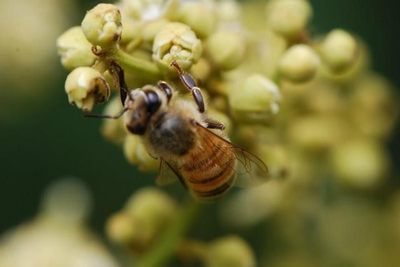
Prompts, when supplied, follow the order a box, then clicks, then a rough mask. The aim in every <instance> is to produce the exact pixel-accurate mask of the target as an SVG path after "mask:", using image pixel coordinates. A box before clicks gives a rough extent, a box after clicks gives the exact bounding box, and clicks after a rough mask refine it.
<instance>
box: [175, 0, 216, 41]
mask: <svg viewBox="0 0 400 267" xmlns="http://www.w3.org/2000/svg"><path fill="white" fill-rule="evenodd" d="M216 11H217V10H216V7H215V3H213V2H211V1H186V2H183V3H182V6H181V10H180V16H179V19H178V20H179V21H181V22H183V23H185V24H186V25H188V26H189V27H190V28H192V30H193V31H194V32H195V33H196V34H198V36H199V37H201V38H205V37H207V36H209V35H210V34H211V33H212V32H214V30H215V28H216V26H217V14H216V13H217V12H216Z"/></svg>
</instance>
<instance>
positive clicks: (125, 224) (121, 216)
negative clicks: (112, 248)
mask: <svg viewBox="0 0 400 267" xmlns="http://www.w3.org/2000/svg"><path fill="white" fill-rule="evenodd" d="M136 231H138V229H136V227H135V221H134V220H132V218H131V217H130V216H129V215H128V214H126V213H125V212H118V213H116V214H114V215H112V216H111V217H110V218H109V219H108V220H107V223H106V233H107V236H108V238H109V239H111V240H112V241H113V242H115V243H117V244H129V243H130V242H131V241H132V240H134V238H135V235H136V234H137V232H136Z"/></svg>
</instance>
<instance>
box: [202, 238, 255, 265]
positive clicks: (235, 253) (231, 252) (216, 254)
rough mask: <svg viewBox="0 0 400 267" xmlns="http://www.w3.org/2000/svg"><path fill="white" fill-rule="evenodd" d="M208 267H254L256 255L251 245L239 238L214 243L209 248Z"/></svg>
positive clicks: (223, 239) (206, 261) (224, 239)
mask: <svg viewBox="0 0 400 267" xmlns="http://www.w3.org/2000/svg"><path fill="white" fill-rule="evenodd" d="M205 263H206V264H205V265H206V266H207V267H254V266H256V263H255V259H254V254H253V251H252V250H251V248H250V247H249V245H248V244H247V243H246V242H245V241H244V240H242V239H241V238H240V237H237V236H228V237H224V238H220V239H218V240H216V241H213V242H212V243H210V244H209V246H208V251H207V254H206V259H205Z"/></svg>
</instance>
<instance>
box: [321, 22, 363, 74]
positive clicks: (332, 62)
mask: <svg viewBox="0 0 400 267" xmlns="http://www.w3.org/2000/svg"><path fill="white" fill-rule="evenodd" d="M320 53H321V58H322V59H323V61H324V62H325V63H326V65H327V66H328V67H329V69H330V70H331V71H333V72H343V71H346V70H347V69H349V68H350V67H351V66H352V65H353V63H355V62H356V57H357V54H358V45H357V41H356V40H355V39H354V37H353V36H352V35H351V34H349V33H348V32H346V31H344V30H339V29H337V30H333V31H331V32H330V33H329V34H328V35H327V36H326V38H325V39H324V40H323V42H322V44H321V47H320Z"/></svg>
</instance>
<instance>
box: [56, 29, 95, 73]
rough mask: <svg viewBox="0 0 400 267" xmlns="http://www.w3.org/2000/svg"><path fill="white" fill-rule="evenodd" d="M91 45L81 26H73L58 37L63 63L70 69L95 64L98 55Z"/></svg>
mask: <svg viewBox="0 0 400 267" xmlns="http://www.w3.org/2000/svg"><path fill="white" fill-rule="evenodd" d="M91 47H92V45H91V44H90V43H89V42H88V41H87V39H86V38H85V35H84V34H83V32H82V29H81V27H79V26H75V27H72V28H71V29H69V30H67V31H66V32H64V33H63V34H62V35H61V36H60V37H58V39H57V50H58V54H59V55H60V57H61V63H62V65H63V66H64V67H65V68H66V69H69V70H72V69H75V68H77V67H80V66H91V65H93V63H94V61H95V60H96V56H95V55H94V54H93V53H92V50H91Z"/></svg>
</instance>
